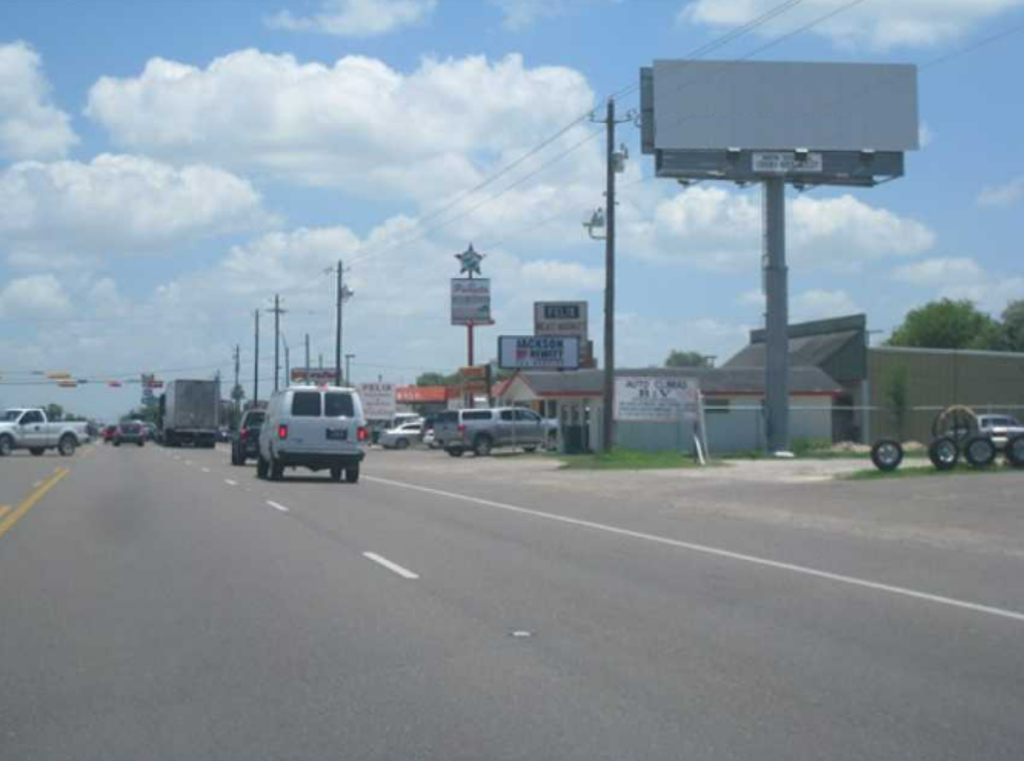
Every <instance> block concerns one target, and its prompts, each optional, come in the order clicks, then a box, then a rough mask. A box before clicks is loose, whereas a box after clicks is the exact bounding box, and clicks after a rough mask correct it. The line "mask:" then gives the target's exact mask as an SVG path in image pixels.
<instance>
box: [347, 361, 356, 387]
mask: <svg viewBox="0 0 1024 761" xmlns="http://www.w3.org/2000/svg"><path fill="white" fill-rule="evenodd" d="M355 356H356V355H355V354H346V355H345V385H346V386H351V385H352V366H351V365H350V364H349V363H350V362H351V361H352V359H353V358H354V357H355Z"/></svg>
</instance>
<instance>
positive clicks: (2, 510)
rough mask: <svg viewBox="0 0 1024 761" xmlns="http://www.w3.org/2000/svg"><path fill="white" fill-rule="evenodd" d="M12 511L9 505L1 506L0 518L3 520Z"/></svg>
mask: <svg viewBox="0 0 1024 761" xmlns="http://www.w3.org/2000/svg"><path fill="white" fill-rule="evenodd" d="M10 509H11V508H9V507H8V506H7V505H0V518H3V517H4V516H5V515H7V511H8V510H10Z"/></svg>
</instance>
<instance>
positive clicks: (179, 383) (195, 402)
mask: <svg viewBox="0 0 1024 761" xmlns="http://www.w3.org/2000/svg"><path fill="white" fill-rule="evenodd" d="M219 429H220V381H216V380H173V381H169V382H168V384H167V390H166V391H165V392H164V394H163V395H162V396H161V397H160V440H161V442H162V443H163V444H164V445H165V446H169V447H178V446H186V445H189V444H191V445H192V446H195V447H205V448H207V449H212V448H213V447H214V445H215V444H216V443H217V432H218V431H219Z"/></svg>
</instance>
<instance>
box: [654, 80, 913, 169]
mask: <svg viewBox="0 0 1024 761" xmlns="http://www.w3.org/2000/svg"><path fill="white" fill-rule="evenodd" d="M642 76H643V75H642ZM649 76H650V77H651V79H652V80H653V81H652V82H651V85H652V92H651V95H652V98H651V100H652V101H653V102H646V103H644V102H642V107H643V111H644V113H643V119H644V121H645V124H644V128H645V130H644V131H645V140H644V143H645V146H644V148H645V151H650V149H652V148H653V149H655V150H668V151H671V150H707V149H723V150H724V149H726V148H739V149H754V150H769V151H770V150H786V149H790V150H793V149H797V148H800V149H808V150H811V151H814V150H825V151H864V150H869V151H879V152H882V151H907V150H916V149H917V147H918V139H919V138H918V109H917V67H916V66H913V65H908V64H864V63H790V62H781V61H724V62H723V61H693V60H672V61H665V60H662V61H655V62H654V66H653V69H652V70H651V74H650V75H649ZM643 100H645V99H642V101H643ZM652 143H653V144H652Z"/></svg>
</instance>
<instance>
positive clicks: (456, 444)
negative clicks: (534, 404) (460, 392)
mask: <svg viewBox="0 0 1024 761" xmlns="http://www.w3.org/2000/svg"><path fill="white" fill-rule="evenodd" d="M434 431H435V437H436V439H437V440H438V441H440V442H443V446H444V449H445V451H446V452H448V454H450V455H451V456H452V457H461V456H462V455H463V454H464V453H465V452H467V451H472V452H474V453H475V454H476V455H477V456H478V457H485V456H487V455H489V454H490V453H491V452H492V451H493V450H494V449H498V448H503V447H522V448H523V449H525V450H526V451H527V452H534V451H536V450H537V448H538V447H539V446H541V445H543V444H544V443H545V439H546V437H547V429H546V427H545V426H544V421H543V420H542V419H541V416H540V415H538V414H537V413H536V412H534V411H533V410H527V409H523V408H521V407H496V408H494V409H470V410H455V411H452V412H442V413H441V414H440V415H438V419H437V423H436V424H435V425H434Z"/></svg>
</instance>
